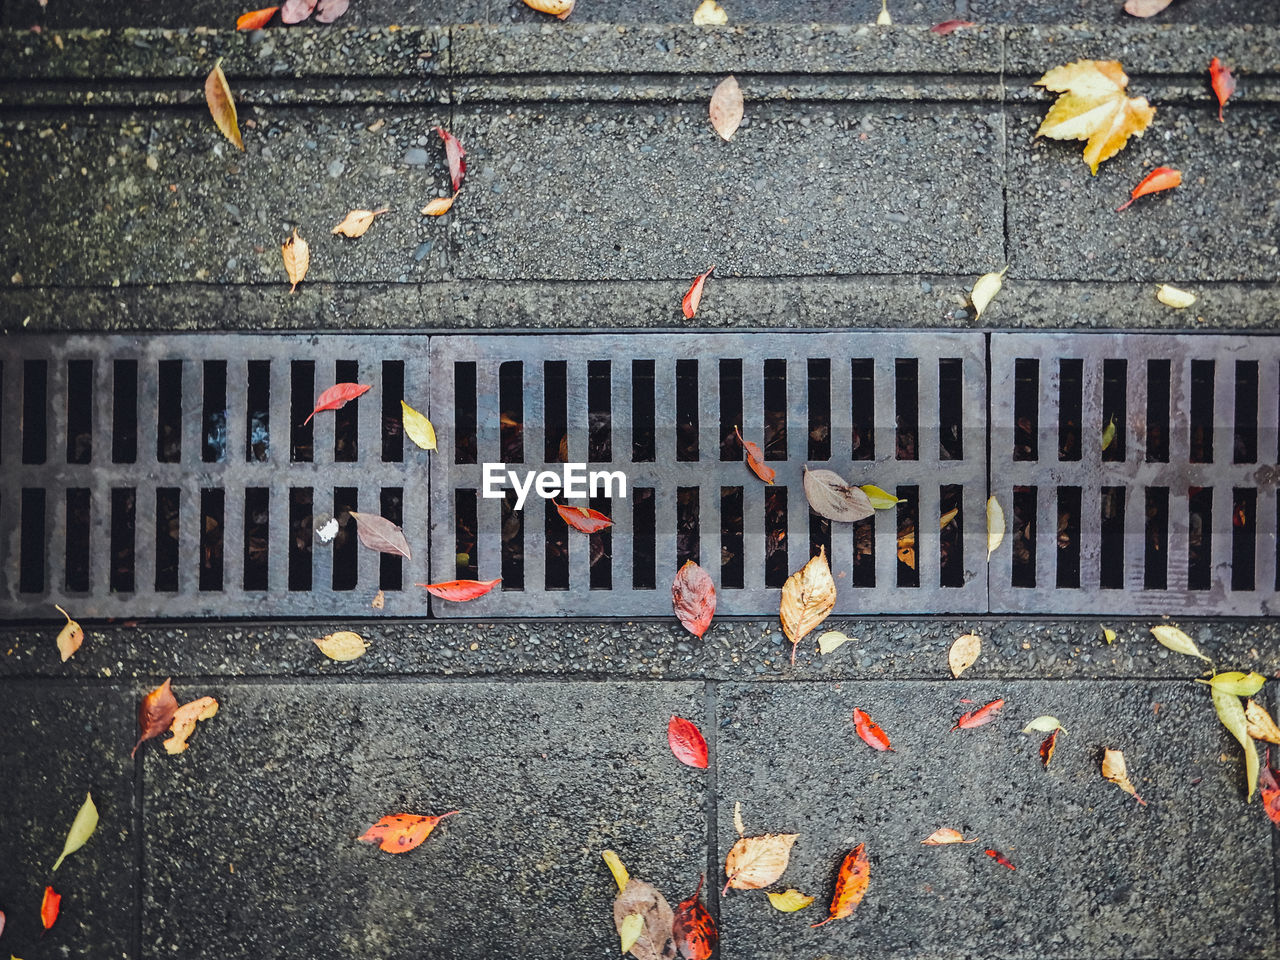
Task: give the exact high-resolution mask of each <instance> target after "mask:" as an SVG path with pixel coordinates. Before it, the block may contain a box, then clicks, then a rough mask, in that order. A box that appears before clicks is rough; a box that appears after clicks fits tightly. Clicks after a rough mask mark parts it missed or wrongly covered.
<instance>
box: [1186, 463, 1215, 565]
mask: <svg viewBox="0 0 1280 960" xmlns="http://www.w3.org/2000/svg"><path fill="white" fill-rule="evenodd" d="M1187 510H1188V515H1189V517H1188V524H1187V531H1188V532H1187V589H1188V590H1208V589H1209V588H1210V586H1212V583H1213V576H1212V566H1211V563H1210V561H1211V557H1212V551H1213V546H1212V544H1213V534H1212V531H1213V489H1212V488H1211V487H1191V488H1190V489H1189V490H1188V491H1187Z"/></svg>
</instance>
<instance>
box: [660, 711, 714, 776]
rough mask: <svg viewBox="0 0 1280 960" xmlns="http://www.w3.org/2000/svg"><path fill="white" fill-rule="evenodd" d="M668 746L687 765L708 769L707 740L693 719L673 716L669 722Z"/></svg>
mask: <svg viewBox="0 0 1280 960" xmlns="http://www.w3.org/2000/svg"><path fill="white" fill-rule="evenodd" d="M667 746H669V747H670V748H671V753H672V754H673V755H674V756H675V758H676V759H677V760H679V761H680V762H681V763H683V764H684V765H685V766H686V767H697V768H698V769H699V770H705V769H707V741H706V740H704V739H703V737H702V731H701V730H699V729H698V728H697V726H695V725H694V724H693V722H692V721H689V720H686V719H685V718H684V717H677V716H672V718H671V719H670V720H669V721H668V722H667Z"/></svg>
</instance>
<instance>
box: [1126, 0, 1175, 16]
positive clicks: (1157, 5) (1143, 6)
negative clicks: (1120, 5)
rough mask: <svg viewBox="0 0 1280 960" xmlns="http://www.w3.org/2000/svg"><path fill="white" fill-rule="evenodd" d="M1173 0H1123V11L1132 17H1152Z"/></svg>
mask: <svg viewBox="0 0 1280 960" xmlns="http://www.w3.org/2000/svg"><path fill="white" fill-rule="evenodd" d="M1172 2H1173V0H1125V4H1124V12H1125V13H1127V14H1129V15H1130V16H1133V17H1154V16H1155V15H1156V14H1157V13H1159V12H1160V11H1161V10H1163V9H1164V8H1165V7H1167V6H1168V5H1169V4H1171V3H1172Z"/></svg>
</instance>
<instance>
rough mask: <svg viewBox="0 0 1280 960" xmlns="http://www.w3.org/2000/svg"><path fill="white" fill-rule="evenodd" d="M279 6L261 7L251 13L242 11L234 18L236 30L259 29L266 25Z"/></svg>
mask: <svg viewBox="0 0 1280 960" xmlns="http://www.w3.org/2000/svg"><path fill="white" fill-rule="evenodd" d="M279 9H280V8H279V7H263V8H262V9H261V10H254V11H253V12H252V13H242V14H240V16H239V17H238V18H237V19H236V29H237V30H261V29H262V28H263V27H265V26H266V25H267V21H269V20H270V19H271V18H272V17H274V16H275V15H276V11H277V10H279Z"/></svg>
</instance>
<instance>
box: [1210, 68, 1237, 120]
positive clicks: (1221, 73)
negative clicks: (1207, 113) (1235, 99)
mask: <svg viewBox="0 0 1280 960" xmlns="http://www.w3.org/2000/svg"><path fill="white" fill-rule="evenodd" d="M1209 79H1210V80H1211V81H1212V83H1213V92H1214V94H1215V95H1216V96H1217V98H1218V122H1219V123H1222V122H1224V121H1223V116H1222V108H1223V107H1225V106H1226V105H1227V100H1228V99H1229V98H1230V97H1231V95H1232V94H1233V93H1235V92H1236V78H1235V77H1234V76H1233V75H1232V73H1231V70H1230V68H1228V67H1224V66H1223V65H1222V61H1221V60H1219V59H1218V58H1217V57H1214V58H1213V59H1212V60H1210V61H1209Z"/></svg>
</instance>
